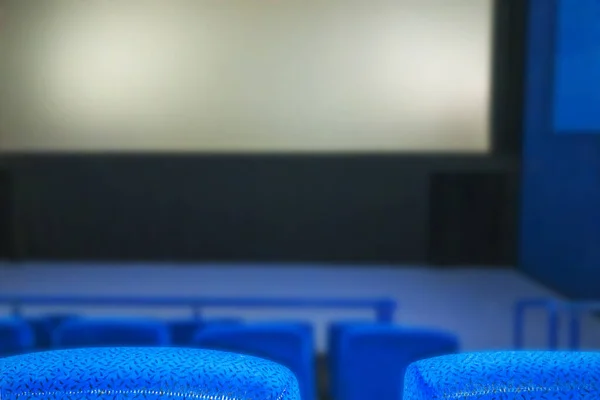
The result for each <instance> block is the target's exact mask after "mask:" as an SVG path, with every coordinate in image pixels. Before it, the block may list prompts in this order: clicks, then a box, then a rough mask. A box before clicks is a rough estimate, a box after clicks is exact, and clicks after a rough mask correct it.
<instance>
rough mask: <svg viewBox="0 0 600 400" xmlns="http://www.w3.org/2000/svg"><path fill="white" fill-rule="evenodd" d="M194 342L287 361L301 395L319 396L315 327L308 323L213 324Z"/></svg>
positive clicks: (306, 397)
mask: <svg viewBox="0 0 600 400" xmlns="http://www.w3.org/2000/svg"><path fill="white" fill-rule="evenodd" d="M194 344H195V345H196V346H198V347H202V348H209V349H215V350H225V351H233V352H238V353H243V354H249V355H252V356H256V357H262V358H266V359H269V360H271V361H274V362H276V363H279V364H281V365H284V366H286V367H288V368H289V369H290V370H291V371H292V372H293V373H294V374H295V375H296V377H297V378H298V382H299V385H300V393H301V394H302V399H303V400H314V399H315V397H316V387H315V357H314V351H315V349H314V339H313V327H312V325H311V324H309V323H302V322H298V323H294V322H277V323H254V324H244V325H232V326H224V325H220V326H213V327H209V328H206V329H203V330H201V331H200V332H199V333H198V335H197V336H196V338H195V340H194Z"/></svg>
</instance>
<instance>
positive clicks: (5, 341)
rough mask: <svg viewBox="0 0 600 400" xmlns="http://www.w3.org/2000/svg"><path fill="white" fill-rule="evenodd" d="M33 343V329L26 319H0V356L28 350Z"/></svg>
mask: <svg viewBox="0 0 600 400" xmlns="http://www.w3.org/2000/svg"><path fill="white" fill-rule="evenodd" d="M33 345H34V337H33V331H32V330H31V327H30V326H29V324H28V323H27V322H26V321H24V320H22V319H17V318H5V319H0V357H5V356H11V355H15V354H20V353H24V352H27V351H30V350H31V349H32V348H33ZM0 371H1V370H0ZM0 397H1V393H0Z"/></svg>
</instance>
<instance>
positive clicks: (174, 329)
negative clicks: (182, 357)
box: [168, 318, 243, 346]
mask: <svg viewBox="0 0 600 400" xmlns="http://www.w3.org/2000/svg"><path fill="white" fill-rule="evenodd" d="M242 322H243V321H242V320H241V319H238V318H210V319H183V320H176V321H169V322H168V326H169V332H170V334H171V342H172V343H173V344H174V345H176V346H191V345H192V343H193V341H194V338H195V337H196V334H197V333H198V332H199V331H200V330H201V329H205V328H208V327H211V326H218V325H237V324H241V323H242Z"/></svg>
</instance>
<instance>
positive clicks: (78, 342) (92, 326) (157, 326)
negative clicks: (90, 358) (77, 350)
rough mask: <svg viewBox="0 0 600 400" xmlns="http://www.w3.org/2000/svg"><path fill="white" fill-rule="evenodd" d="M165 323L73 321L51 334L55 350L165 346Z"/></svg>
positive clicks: (168, 341)
mask: <svg viewBox="0 0 600 400" xmlns="http://www.w3.org/2000/svg"><path fill="white" fill-rule="evenodd" d="M170 343H171V341H170V336H169V330H168V328H167V326H166V324H163V323H162V322H159V321H152V320H104V319H83V318H82V319H74V320H69V321H66V322H64V323H63V324H61V325H60V326H59V327H58V328H57V329H56V330H55V331H54V334H53V345H54V347H55V348H73V347H98V346H167V345H170Z"/></svg>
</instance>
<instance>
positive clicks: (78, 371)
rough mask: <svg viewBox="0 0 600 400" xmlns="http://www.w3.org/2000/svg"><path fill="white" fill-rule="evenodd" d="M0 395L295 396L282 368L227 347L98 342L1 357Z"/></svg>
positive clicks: (118, 399)
mask: <svg viewBox="0 0 600 400" xmlns="http://www.w3.org/2000/svg"><path fill="white" fill-rule="evenodd" d="M0 371H2V374H0V393H2V399H3V400H109V399H110V400H129V399H135V400H159V399H160V400H165V399H173V400H300V396H299V390H298V383H297V381H296V379H295V377H294V375H293V374H292V373H291V372H290V371H289V370H288V369H287V368H285V367H282V366H280V365H277V364H275V363H272V362H270V361H266V360H262V359H258V358H254V357H249V356H244V355H239V354H232V353H222V352H216V351H208V350H198V349H177V348H125V347H123V348H95V349H75V350H59V351H49V352H43V353H31V354H26V355H23V356H18V357H8V358H4V359H0Z"/></svg>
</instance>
